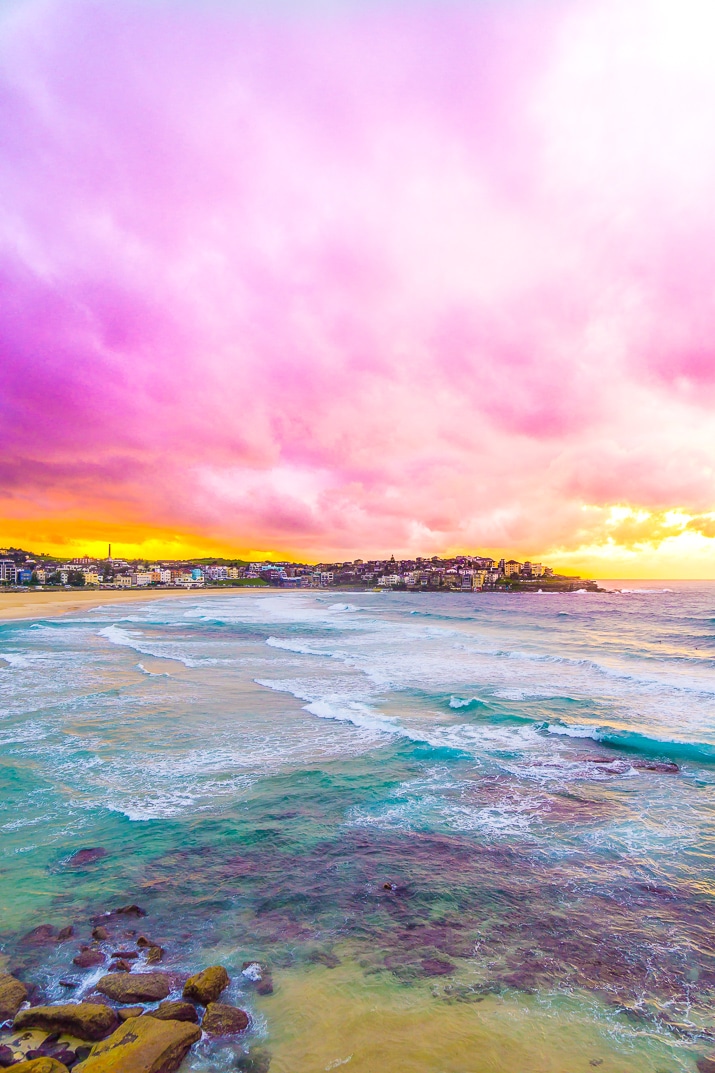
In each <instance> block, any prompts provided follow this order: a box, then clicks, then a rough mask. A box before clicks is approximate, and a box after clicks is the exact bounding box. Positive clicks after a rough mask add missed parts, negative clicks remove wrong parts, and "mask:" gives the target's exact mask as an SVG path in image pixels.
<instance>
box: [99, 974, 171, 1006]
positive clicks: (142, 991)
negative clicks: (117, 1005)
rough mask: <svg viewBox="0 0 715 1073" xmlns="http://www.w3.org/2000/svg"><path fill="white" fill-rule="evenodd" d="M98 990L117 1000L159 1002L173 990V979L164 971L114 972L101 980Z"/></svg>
mask: <svg viewBox="0 0 715 1073" xmlns="http://www.w3.org/2000/svg"><path fill="white" fill-rule="evenodd" d="M97 990H98V991H99V992H100V993H101V994H103V995H107V996H108V998H111V999H113V1000H114V1001H115V1002H124V1003H127V1004H132V1005H133V1004H134V1003H135V1002H158V1001H159V1000H160V999H163V998H166V996H167V995H168V994H169V992H170V991H171V981H170V979H169V977H168V976H167V975H166V973H163V972H113V973H111V974H110V975H108V976H103V977H102V979H101V980H99V982H98V983H97Z"/></svg>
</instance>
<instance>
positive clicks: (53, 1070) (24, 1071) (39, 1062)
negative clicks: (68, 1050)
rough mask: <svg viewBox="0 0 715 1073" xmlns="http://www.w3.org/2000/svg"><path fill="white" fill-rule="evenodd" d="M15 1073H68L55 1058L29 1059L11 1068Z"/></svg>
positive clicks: (65, 1067) (64, 1066)
mask: <svg viewBox="0 0 715 1073" xmlns="http://www.w3.org/2000/svg"><path fill="white" fill-rule="evenodd" d="M12 1068H13V1069H14V1070H15V1073H69V1070H68V1069H67V1066H66V1065H64V1064H63V1063H62V1062H58V1061H57V1059H56V1058H31V1059H30V1060H29V1062H18V1063H17V1064H16V1065H14V1066H13V1067H12Z"/></svg>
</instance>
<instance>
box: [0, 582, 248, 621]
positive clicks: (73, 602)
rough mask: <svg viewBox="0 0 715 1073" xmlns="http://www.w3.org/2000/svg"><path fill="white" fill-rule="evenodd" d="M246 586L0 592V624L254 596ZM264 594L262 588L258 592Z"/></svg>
mask: <svg viewBox="0 0 715 1073" xmlns="http://www.w3.org/2000/svg"><path fill="white" fill-rule="evenodd" d="M255 591H256V589H255V588H252V587H249V586H245V587H242V588H235V589H204V588H201V589H164V590H162V591H157V590H156V589H150V590H148V591H146V592H142V591H137V590H134V591H130V592H127V590H126V589H116V590H113V591H112V590H109V589H98V590H97V589H93V590H91V591H89V592H84V591H82V590H78V591H76V592H66V591H62V592H47V591H46V590H45V591H43V592H29V591H28V592H27V593H24V592H7V593H5V592H0V623H3V622H14V621H17V620H21V619H29V618H59V617H60V616H61V615H69V614H72V613H73V612H75V611H83V610H90V609H91V608H93V607H100V606H101V607H103V606H105V605H109V604H132V603H145V602H146V601H147V600H167V599H169V600H172V599H178V600H182V599H186V597H188V596H192V597H193V598H194V599H196V597H197V596H199V595H200V596H205V595H210V594H211V595H215V594H221V595H224V596H225V595H226V594H227V593H229V592H230V593H232V594H233V593H244V592H255ZM261 591H263V588H261Z"/></svg>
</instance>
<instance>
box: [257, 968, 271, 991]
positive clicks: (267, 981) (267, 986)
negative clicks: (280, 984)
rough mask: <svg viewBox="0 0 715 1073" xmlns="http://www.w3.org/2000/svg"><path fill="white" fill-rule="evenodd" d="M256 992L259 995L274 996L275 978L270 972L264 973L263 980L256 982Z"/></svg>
mask: <svg viewBox="0 0 715 1073" xmlns="http://www.w3.org/2000/svg"><path fill="white" fill-rule="evenodd" d="M256 991H257V993H258V994H259V995H272V994H273V977H272V976H271V974H270V973H269V972H266V973H264V974H263V976H262V977H261V979H260V980H258V981H257V982H256Z"/></svg>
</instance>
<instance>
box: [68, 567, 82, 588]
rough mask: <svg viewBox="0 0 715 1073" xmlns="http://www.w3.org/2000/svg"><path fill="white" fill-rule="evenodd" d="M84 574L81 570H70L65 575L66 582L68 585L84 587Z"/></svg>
mask: <svg viewBox="0 0 715 1073" xmlns="http://www.w3.org/2000/svg"><path fill="white" fill-rule="evenodd" d="M84 580H85V579H84V574H83V573H82V571H81V570H70V572H69V574H68V575H67V582H68V584H70V585H84Z"/></svg>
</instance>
